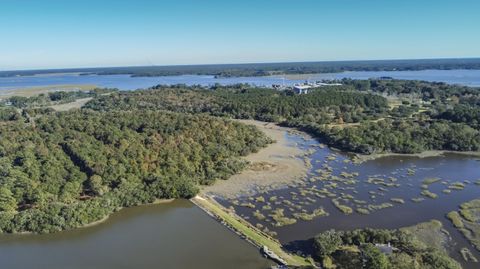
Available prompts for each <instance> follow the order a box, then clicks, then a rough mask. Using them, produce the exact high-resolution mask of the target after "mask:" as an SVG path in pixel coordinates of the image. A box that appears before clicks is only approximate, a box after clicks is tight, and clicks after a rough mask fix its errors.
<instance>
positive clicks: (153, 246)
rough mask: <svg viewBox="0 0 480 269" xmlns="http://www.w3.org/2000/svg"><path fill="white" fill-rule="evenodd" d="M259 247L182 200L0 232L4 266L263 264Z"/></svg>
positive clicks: (82, 268) (182, 268)
mask: <svg viewBox="0 0 480 269" xmlns="http://www.w3.org/2000/svg"><path fill="white" fill-rule="evenodd" d="M270 265H272V263H271V262H270V261H268V260H266V259H264V258H263V257H262V256H261V255H260V254H259V251H258V250H257V249H256V248H254V247H253V246H251V245H250V244H249V243H247V242H246V241H244V240H242V239H240V238H239V237H238V236H237V235H235V234H234V233H232V232H230V231H229V230H227V229H226V228H225V227H223V226H222V225H221V224H220V223H218V222H216V221H215V220H213V219H212V218H210V217H209V216H207V215H206V214H205V213H204V212H203V211H201V210H200V209H199V208H197V207H196V206H194V205H193V204H192V203H190V202H189V201H186V200H177V201H174V202H172V203H168V204H160V205H149V206H140V207H135V208H127V209H122V210H121V211H119V212H117V213H115V214H114V215H112V216H111V217H110V218H109V219H108V220H107V221H106V222H104V223H101V224H99V225H96V226H92V227H88V228H82V229H77V230H72V231H65V232H60V233H55V234H46V235H3V236H1V237H0V268H2V269H3V268H5V269H17V268H18V269H25V268H38V269H96V268H99V269H100V268H101V269H110V268H111V269H122V268H125V269H127V268H128V269H131V268H136V269H151V268H179V269H191V268H198V269H212V268H237V269H252V268H253V269H255V268H258V269H265V268H269V266H270Z"/></svg>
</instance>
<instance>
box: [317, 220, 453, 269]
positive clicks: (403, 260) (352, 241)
mask: <svg viewBox="0 0 480 269" xmlns="http://www.w3.org/2000/svg"><path fill="white" fill-rule="evenodd" d="M389 244H390V246H389ZM311 248H312V249H314V250H315V259H316V260H317V261H319V262H321V263H322V265H323V268H327V269H328V268H343V269H350V268H351V269H357V268H365V269H390V268H391V269H411V268H418V269H434V268H435V269H440V268H442V269H461V268H462V267H461V266H460V264H459V263H458V262H456V261H455V260H453V259H452V258H450V257H449V256H448V255H447V254H446V253H445V252H444V251H440V250H438V249H436V248H434V247H432V246H428V245H426V244H425V243H423V242H421V241H419V240H418V239H417V238H416V237H415V235H413V234H412V233H409V232H405V231H403V230H382V229H362V230H353V231H335V230H329V231H326V232H323V233H321V234H319V235H317V236H316V237H315V238H314V240H313V246H311Z"/></svg>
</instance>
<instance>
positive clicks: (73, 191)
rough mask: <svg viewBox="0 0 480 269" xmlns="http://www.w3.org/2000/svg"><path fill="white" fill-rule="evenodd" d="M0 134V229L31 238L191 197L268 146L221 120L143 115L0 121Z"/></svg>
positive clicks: (85, 114) (87, 113)
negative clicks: (160, 201) (162, 201)
mask: <svg viewBox="0 0 480 269" xmlns="http://www.w3.org/2000/svg"><path fill="white" fill-rule="evenodd" d="M0 135H1V136H2V137H4V138H3V139H1V140H0V167H1V168H0V170H1V173H0V231H2V232H38V233H43V232H53V231H59V230H64V229H70V228H74V227H79V226H82V225H86V224H88V223H91V222H94V221H98V220H100V219H102V218H104V217H106V216H108V215H109V214H110V213H112V212H114V211H116V210H118V209H119V208H122V207H127V206H133V205H139V204H145V203H149V202H153V201H155V200H156V199H162V198H189V197H192V196H194V195H195V194H196V193H197V191H198V185H200V184H212V183H213V182H214V181H215V180H221V179H226V178H228V177H229V176H230V175H232V174H234V173H236V172H238V171H239V170H240V169H242V168H243V167H244V165H245V162H244V161H242V160H241V159H240V158H239V156H243V155H246V154H249V153H250V152H255V151H257V150H258V149H259V148H261V147H264V146H265V145H266V144H267V143H270V142H271V141H270V139H268V138H267V137H265V136H264V135H263V133H261V132H260V131H258V130H257V129H255V128H254V127H252V126H246V125H243V124H239V123H236V122H232V121H229V120H224V119H218V118H213V117H209V116H205V115H203V116H202V115H187V114H177V113H171V112H160V111H147V110H142V111H124V112H120V111H114V112H94V111H86V110H83V111H75V112H68V113H54V114H51V115H43V116H41V117H38V118H36V119H35V122H34V123H33V122H29V121H24V120H18V121H13V122H10V123H8V124H1V125H0ZM6 137H8V139H6Z"/></svg>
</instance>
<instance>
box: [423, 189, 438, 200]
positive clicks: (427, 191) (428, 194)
mask: <svg viewBox="0 0 480 269" xmlns="http://www.w3.org/2000/svg"><path fill="white" fill-rule="evenodd" d="M421 194H422V195H423V196H425V197H428V198H430V199H436V198H437V197H438V195H437V194H435V193H433V192H431V191H429V190H423V191H422V192H421Z"/></svg>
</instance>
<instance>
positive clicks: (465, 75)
mask: <svg viewBox="0 0 480 269" xmlns="http://www.w3.org/2000/svg"><path fill="white" fill-rule="evenodd" d="M379 77H393V78H396V79H416V80H426V81H438V82H445V83H450V84H461V85H466V86H480V70H422V71H382V72H344V73H325V74H310V75H291V76H285V77H282V76H268V77H233V78H215V77H214V76H197V75H183V76H164V77H131V76H129V75H107V76H98V75H82V76H81V75H79V74H50V75H37V76H24V77H0V92H1V91H2V90H12V89H20V88H28V87H39V86H50V85H96V86H98V87H108V88H118V89H120V90H135V89H140V88H149V87H152V86H154V85H158V84H169V85H171V84H186V85H194V84H195V85H203V86H210V85H214V84H215V83H219V84H222V85H230V84H236V83H248V84H251V85H257V86H271V85H272V84H283V83H285V85H293V84H295V83H300V82H304V81H305V80H310V81H316V80H324V79H328V80H330V79H342V78H352V79H368V78H379Z"/></svg>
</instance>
